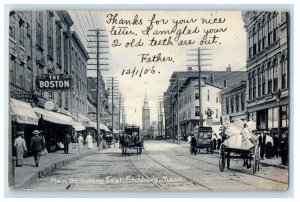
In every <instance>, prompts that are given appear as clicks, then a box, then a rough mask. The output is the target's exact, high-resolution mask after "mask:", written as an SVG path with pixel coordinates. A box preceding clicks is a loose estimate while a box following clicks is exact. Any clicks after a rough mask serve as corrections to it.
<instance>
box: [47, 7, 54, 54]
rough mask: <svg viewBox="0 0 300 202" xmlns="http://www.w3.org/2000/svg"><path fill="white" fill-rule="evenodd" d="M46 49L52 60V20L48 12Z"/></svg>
mask: <svg viewBox="0 0 300 202" xmlns="http://www.w3.org/2000/svg"><path fill="white" fill-rule="evenodd" d="M47 48H48V55H49V56H50V57H51V58H53V20H52V14H51V13H50V12H49V11H48V13H47Z"/></svg>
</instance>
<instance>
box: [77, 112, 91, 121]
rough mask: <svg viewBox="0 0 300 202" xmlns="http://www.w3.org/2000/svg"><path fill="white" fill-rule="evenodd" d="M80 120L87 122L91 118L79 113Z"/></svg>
mask: <svg viewBox="0 0 300 202" xmlns="http://www.w3.org/2000/svg"><path fill="white" fill-rule="evenodd" d="M78 121H79V122H81V123H87V122H89V121H91V120H90V119H89V118H87V117H85V116H84V115H81V114H78Z"/></svg>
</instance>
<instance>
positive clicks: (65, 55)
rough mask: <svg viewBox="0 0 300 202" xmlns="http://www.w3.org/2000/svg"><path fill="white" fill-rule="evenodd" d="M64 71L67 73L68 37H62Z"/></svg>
mask: <svg viewBox="0 0 300 202" xmlns="http://www.w3.org/2000/svg"><path fill="white" fill-rule="evenodd" d="M64 70H65V72H66V73H68V37H67V36H66V35H64Z"/></svg>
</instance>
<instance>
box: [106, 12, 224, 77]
mask: <svg viewBox="0 0 300 202" xmlns="http://www.w3.org/2000/svg"><path fill="white" fill-rule="evenodd" d="M105 22H106V25H107V26H106V27H108V30H107V31H108V34H109V36H110V38H111V40H110V47H111V48H113V49H117V48H119V49H120V50H125V52H126V53H131V52H132V53H136V52H137V50H138V53H137V54H135V55H132V58H127V59H128V61H131V60H135V61H136V62H137V64H140V66H138V65H136V66H134V67H123V68H122V69H121V75H122V76H130V77H132V78H133V77H143V76H144V75H149V74H152V75H157V74H160V69H159V68H162V67H163V66H164V65H162V64H172V63H174V62H175V61H176V58H175V57H174V55H172V54H171V53H170V52H172V51H166V50H170V49H168V48H172V47H174V48H175V47H182V49H186V48H188V47H190V46H196V47H199V46H206V47H207V46H212V45H221V44H222V35H223V34H224V33H225V32H227V31H228V27H227V25H226V18H224V17H220V16H215V15H214V14H211V15H209V16H208V17H203V16H199V17H195V15H193V16H192V17H180V16H174V17H172V16H170V15H166V14H164V15H163V14H157V13H151V15H143V13H137V14H135V15H134V16H132V15H131V16H126V15H121V14H120V13H118V12H114V13H108V14H107V15H106V20H105Z"/></svg>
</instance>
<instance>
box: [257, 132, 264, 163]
mask: <svg viewBox="0 0 300 202" xmlns="http://www.w3.org/2000/svg"><path fill="white" fill-rule="evenodd" d="M258 145H259V147H260V158H261V159H264V156H265V151H266V135H265V132H261V133H260V136H259V137H258Z"/></svg>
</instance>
